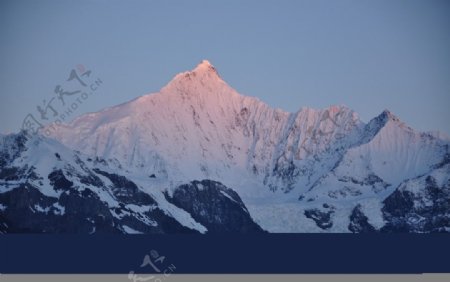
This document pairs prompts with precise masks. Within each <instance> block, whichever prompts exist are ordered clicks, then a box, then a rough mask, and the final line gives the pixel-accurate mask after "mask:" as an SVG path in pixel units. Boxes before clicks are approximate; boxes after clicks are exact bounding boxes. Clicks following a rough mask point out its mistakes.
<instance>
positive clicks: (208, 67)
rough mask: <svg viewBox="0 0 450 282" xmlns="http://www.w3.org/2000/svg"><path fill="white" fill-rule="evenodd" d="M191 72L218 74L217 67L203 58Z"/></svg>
mask: <svg viewBox="0 0 450 282" xmlns="http://www.w3.org/2000/svg"><path fill="white" fill-rule="evenodd" d="M190 73H197V74H200V73H214V74H216V75H218V73H217V70H216V68H215V67H214V66H213V65H212V64H211V63H210V62H209V61H208V60H202V61H201V62H200V63H199V64H198V65H197V66H196V67H195V68H194V69H193V70H192V71H190Z"/></svg>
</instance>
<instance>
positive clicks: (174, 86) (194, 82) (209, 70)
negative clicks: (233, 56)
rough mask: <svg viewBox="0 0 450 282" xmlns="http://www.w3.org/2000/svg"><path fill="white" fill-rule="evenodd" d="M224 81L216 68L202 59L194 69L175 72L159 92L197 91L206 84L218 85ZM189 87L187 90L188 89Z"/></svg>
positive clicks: (211, 86) (210, 85) (209, 85)
mask: <svg viewBox="0 0 450 282" xmlns="http://www.w3.org/2000/svg"><path fill="white" fill-rule="evenodd" d="M223 83H224V81H223V80H222V78H221V77H220V75H219V73H218V72H217V70H216V68H215V67H214V66H213V65H212V64H211V63H210V62H209V61H208V60H202V61H201V62H200V63H199V64H198V65H197V66H196V67H195V68H194V69H192V70H190V71H185V72H182V73H179V74H177V75H176V76H175V77H174V78H173V79H172V80H171V81H170V82H169V83H168V84H167V85H166V86H165V87H163V89H161V92H173V91H176V90H180V89H183V91H184V92H186V93H188V92H192V91H198V89H199V88H204V87H205V86H208V87H209V88H214V87H218V85H220V84H223ZM188 89H189V91H188Z"/></svg>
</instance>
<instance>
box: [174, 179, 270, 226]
mask: <svg viewBox="0 0 450 282" xmlns="http://www.w3.org/2000/svg"><path fill="white" fill-rule="evenodd" d="M166 197H167V199H168V200H169V202H171V203H173V204H174V205H176V206H177V207H180V208H182V209H184V210H186V211H187V212H189V213H190V214H191V215H192V217H193V218H194V219H195V220H196V221H198V222H200V223H201V224H202V225H203V226H205V227H206V228H207V229H208V233H221V232H240V233H249V232H263V230H262V229H261V227H259V226H258V225H257V224H256V223H255V222H254V221H253V220H252V218H251V217H250V214H249V212H248V210H247V208H246V207H245V205H244V203H243V202H242V200H241V198H240V197H239V195H238V194H237V193H236V192H234V191H233V190H231V189H229V188H227V187H225V186H224V185H222V184H221V183H219V182H216V181H211V180H203V181H193V182H191V183H189V184H184V185H181V186H179V187H178V188H177V189H176V190H175V191H174V192H173V195H172V196H169V195H168V194H166Z"/></svg>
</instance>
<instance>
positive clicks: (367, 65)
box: [0, 0, 450, 134]
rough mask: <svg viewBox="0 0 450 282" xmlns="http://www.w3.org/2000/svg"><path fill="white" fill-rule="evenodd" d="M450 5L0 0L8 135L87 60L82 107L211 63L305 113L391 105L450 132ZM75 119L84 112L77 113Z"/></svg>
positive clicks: (3, 121) (243, 89)
mask: <svg viewBox="0 0 450 282" xmlns="http://www.w3.org/2000/svg"><path fill="white" fill-rule="evenodd" d="M449 15H450V1H433V0H431V1H414V0H405V1H400V0H387V1H379V0H378V1H364V0H358V1H275V0H273V1H196V0H189V1H181V0H180V1H152V0H147V1H109V0H108V1H106V0H96V1H64V0H63V1H61V0H58V1H56V0H55V1H48V0H47V1H46V0H43V1H32V0H29V1H23V0H11V1H4V0H0V36H1V37H0V38H1V44H0V95H1V96H0V97H1V102H0V132H3V133H5V132H11V131H18V130H19V129H20V127H21V124H22V121H23V118H24V117H25V116H26V115H27V114H28V113H36V106H37V105H40V104H42V101H43V100H44V99H50V98H51V97H54V92H53V90H54V88H55V86H56V85H58V84H63V83H64V81H65V80H66V79H67V77H68V75H69V72H70V70H71V69H72V68H73V67H74V66H76V65H77V64H83V65H85V66H86V67H87V68H89V69H90V70H92V73H93V74H94V75H95V76H96V77H99V78H101V79H102V81H103V85H102V86H101V88H100V89H99V90H98V91H97V92H96V94H95V95H94V96H92V97H89V99H88V101H87V102H86V103H84V104H83V105H81V106H80V107H79V108H78V109H77V111H76V112H75V115H80V114H82V113H85V112H91V111H98V110H100V109H102V108H105V107H109V106H113V105H116V104H119V103H123V102H126V101H128V100H130V99H133V98H135V97H137V96H140V95H143V94H146V93H150V92H156V91H158V90H159V89H160V88H161V87H163V86H164V85H165V84H166V83H167V82H168V81H169V80H170V79H171V78H172V77H173V76H174V75H175V74H176V73H178V72H182V71H185V70H189V69H192V68H193V67H195V66H196V65H197V64H198V63H199V62H200V61H201V60H202V59H208V60H209V61H210V62H211V63H212V64H214V65H215V67H216V68H217V69H218V71H219V73H220V74H221V76H222V77H223V78H224V80H225V81H227V82H228V83H229V84H230V85H231V86H232V87H234V88H235V89H236V90H237V91H238V92H240V93H241V94H244V95H249V96H256V97H259V98H260V99H261V100H262V101H264V102H266V103H268V104H269V105H271V106H273V107H279V108H282V109H284V110H287V111H291V112H293V111H297V110H298V109H299V108H301V107H313V108H324V107H327V106H329V105H333V104H344V105H347V106H348V107H350V108H352V109H354V110H355V111H357V112H358V113H359V114H360V116H361V118H362V119H363V120H364V121H366V122H367V121H369V120H370V119H371V118H373V117H375V116H376V115H378V114H379V113H380V112H381V111H382V110H383V109H390V110H391V111H392V112H393V113H395V114H396V115H397V116H398V117H400V119H402V120H403V121H405V122H406V123H408V124H409V125H411V126H412V127H414V128H416V129H418V130H425V131H428V130H441V131H443V132H446V133H447V134H450V113H449V106H450V16H449ZM73 117H75V116H73Z"/></svg>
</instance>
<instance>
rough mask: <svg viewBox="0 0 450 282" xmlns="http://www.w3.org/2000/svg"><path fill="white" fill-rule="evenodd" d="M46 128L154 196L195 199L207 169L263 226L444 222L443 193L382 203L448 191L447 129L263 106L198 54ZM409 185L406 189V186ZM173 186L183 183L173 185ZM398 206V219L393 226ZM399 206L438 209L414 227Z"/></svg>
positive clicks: (381, 226)
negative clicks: (180, 67) (123, 95)
mask: <svg viewBox="0 0 450 282" xmlns="http://www.w3.org/2000/svg"><path fill="white" fill-rule="evenodd" d="M46 132H50V133H51V137H52V138H54V139H55V140H57V141H59V142H60V143H62V144H64V145H61V144H59V145H57V146H64V147H67V148H70V149H71V150H76V151H79V152H81V153H80V154H83V155H84V156H87V158H91V159H102V160H105V162H106V163H107V164H109V165H110V166H112V165H113V166H114V167H113V168H110V170H109V172H107V173H114V174H120V175H121V176H123V177H125V178H127V179H129V180H130V181H132V182H134V183H136V185H137V186H138V187H145V189H142V190H143V192H144V193H147V194H149V195H151V196H152V197H153V198H155V199H156V198H158V197H161V195H165V196H164V201H161V203H163V202H164V204H161V206H163V205H164V206H170V207H172V206H174V203H181V202H182V203H184V204H186V201H177V200H171V196H172V195H184V196H182V197H188V196H189V195H191V196H190V197H192V199H195V198H197V196H192V195H197V194H196V193H194V192H192V191H195V190H196V189H197V190H198V191H202V189H198V188H199V186H198V185H196V184H195V183H200V182H199V181H200V180H202V179H208V180H210V181H217V182H213V183H217V185H219V186H220V187H222V186H223V185H224V186H223V189H229V188H231V189H233V190H234V191H235V192H236V193H237V194H236V195H238V196H237V197H240V199H242V201H243V203H242V210H245V211H248V212H249V213H250V218H249V219H246V220H245V222H247V223H248V222H250V221H251V222H253V221H252V219H254V220H255V221H256V223H258V224H259V225H260V226H261V227H262V228H263V229H265V230H267V231H269V232H362V231H370V230H371V231H375V230H382V231H383V230H384V231H390V230H409V231H414V232H419V231H420V232H422V231H423V232H426V231H449V230H450V229H449V228H450V224H449V214H448V212H449V210H450V203H449V201H448V198H445V197H444V199H447V200H442V201H441V200H439V199H438V200H439V201H440V202H439V203H440V204H439V205H440V207H441V208H440V209H439V212H437V214H434V213H433V212H428V213H421V212H419V210H420V208H417V207H416V208H414V209H411V208H410V209H409V211H408V212H407V211H406V210H404V213H402V212H393V211H392V208H395V206H396V204H395V203H396V201H399V200H398V197H395V195H398V194H399V193H400V194H401V195H402V197H403V196H405V195H407V197H409V198H410V199H409V200H408V201H409V203H410V202H411V201H412V202H414V201H415V200H413V199H415V198H417V197H420V195H428V194H427V193H428V192H426V191H427V189H428V188H427V187H431V186H432V187H434V188H436V189H437V190H439V193H443V195H447V196H446V197H448V195H449V191H448V190H449V189H450V182H449V180H448V175H449V164H448V159H449V144H450V140H449V139H447V138H446V137H442V136H441V135H440V134H435V133H433V134H432V133H421V132H417V131H414V130H413V129H412V128H410V127H408V126H407V125H405V124H404V123H403V122H401V121H400V120H399V119H398V118H397V117H396V116H394V115H393V114H392V113H390V112H389V111H387V110H386V111H384V112H382V113H381V114H380V115H379V116H377V117H375V118H374V119H373V120H371V121H370V122H369V123H367V124H366V123H364V122H362V121H361V120H360V119H359V117H358V115H357V114H356V113H355V112H353V111H352V110H350V109H348V108H347V107H345V106H331V107H329V108H327V109H323V110H314V109H310V108H302V109H301V110H299V111H297V112H296V113H288V112H284V111H282V110H280V109H272V108H271V107H269V106H268V105H266V104H265V103H263V102H261V101H260V100H258V99H256V98H252V97H246V96H242V95H240V94H239V93H237V92H236V91H235V90H234V89H233V88H231V87H230V86H229V85H228V84H227V83H226V82H224V81H223V80H222V78H221V77H220V75H219V74H218V72H217V70H216V69H215V68H214V67H213V66H212V65H211V64H210V63H209V62H208V61H202V62H201V63H200V64H199V65H198V66H197V67H196V68H195V69H194V70H192V71H188V72H184V73H180V74H178V75H176V76H175V77H174V78H173V79H172V81H170V82H169V83H168V84H167V85H166V86H165V87H163V88H162V89H161V90H160V92H158V93H153V94H148V95H144V96H141V97H139V98H137V99H134V100H132V101H130V102H127V103H124V104H121V105H118V106H115V107H112V108H107V109H105V110H103V111H100V112H96V113H90V114H86V115H83V116H80V117H79V118H77V119H75V120H74V121H73V122H71V123H70V124H67V125H51V126H49V127H48V128H47V130H46ZM55 140H54V141H51V142H55V144H56V143H58V142H56V141H55ZM48 142H50V141H48ZM55 146H56V145H55ZM67 148H66V149H67ZM40 158H44V157H40ZM95 169H101V168H96V167H94V168H92V170H93V171H94V172H93V173H96V172H95ZM118 171H119V172H120V173H118ZM46 173H47V171H46V172H45V173H43V174H42V175H43V176H44V175H47V174H46ZM97 174H98V173H97ZM100 174H101V173H100ZM99 177H100V176H99ZM103 177H105V175H103ZM427 179H428V180H427ZM205 181H206V180H205ZM433 181H434V182H433ZM187 183H191V184H187ZM429 183H434V184H433V185H431V184H429ZM185 184H186V185H187V186H186V185H185ZM213 186H214V185H213ZM412 186H414V187H415V188H414V189H415V190H414V192H411V193H410V192H406V191H409V190H408V189H409V188H407V187H412ZM180 187H184V188H183V189H187V190H189V192H188V191H186V192H185V193H184V194H183V193H179V190H178V189H180ZM189 187H191V188H189ZM225 187H228V188H225ZM434 188H433V189H434ZM405 189H406V190H405ZM403 190H405V191H403ZM177 191H178V192H177ZM230 191H231V190H230ZM400 191H403V192H400ZM224 193H225V194H227V195H230V194H228V193H226V192H224ZM230 193H231V192H230ZM216 194H217V193H216ZM218 194H220V195H222V193H218ZM0 195H1V194H0ZM155 195H157V196H155ZM208 195H210V196H211V194H208ZM180 197H181V196H180ZM201 198H202V199H205V198H203V197H201ZM228 199H231V200H233V199H234V198H233V197H231V198H228ZM240 199H239V201H240ZM211 201H214V200H213V199H211ZM119 202H120V200H119ZM416 202H417V201H416ZM416 202H414V203H416ZM419 202H420V201H419ZM429 203H430V201H427V202H426V203H425V204H429ZM431 203H434V202H433V201H431ZM425 204H424V205H425ZM419 205H420V204H419ZM432 205H434V204H432ZM175 206H176V207H178V208H180V207H179V205H178V206H177V205H175ZM196 206H197V207H198V206H202V205H201V204H197V205H196ZM172 208H173V207H172ZM181 209H182V210H183V212H186V213H187V214H189V215H190V216H191V218H190V219H191V221H188V222H183V221H182V220H178V219H177V220H178V222H180V223H181V225H183V226H189V227H190V228H192V226H194V225H195V224H199V225H201V222H202V220H198V219H196V217H195V216H194V215H193V213H194V214H195V212H194V211H195V210H196V208H194V207H190V208H189V207H186V206H184V207H183V208H181ZM212 210H214V208H212ZM399 213H400V216H399ZM407 213H408V215H407ZM411 214H412V215H411ZM413 215H414V216H413ZM240 216H242V215H240ZM401 216H403V218H402V219H401V220H403V221H402V224H403V225H402V226H408V227H405V228H403V229H401V228H397V229H396V228H394V227H392V226H395V224H394V223H393V222H394V221H395V222H399V221H401V220H400V219H399V217H401ZM408 216H412V217H417V218H419V219H421V220H419V221H418V222H424V221H427V222H428V221H433V218H440V219H442V220H440V221H439V223H436V224H431V225H430V224H428V225H426V226H428V227H423V228H422V227H420V228H419V227H418V226H416V225H414V224H415V223H414V222H413V221H414V220H413V221H408V220H409V219H408V218H409V217H408ZM405 217H408V218H405ZM408 224H409V225H408ZM250 225H251V224H250ZM202 226H203V227H204V228H206V229H208V228H207V227H205V226H204V225H202ZM246 226H249V225H248V224H246ZM430 226H433V227H430ZM213 229H214V228H213ZM244 229H245V228H244ZM208 230H209V229H208Z"/></svg>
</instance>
